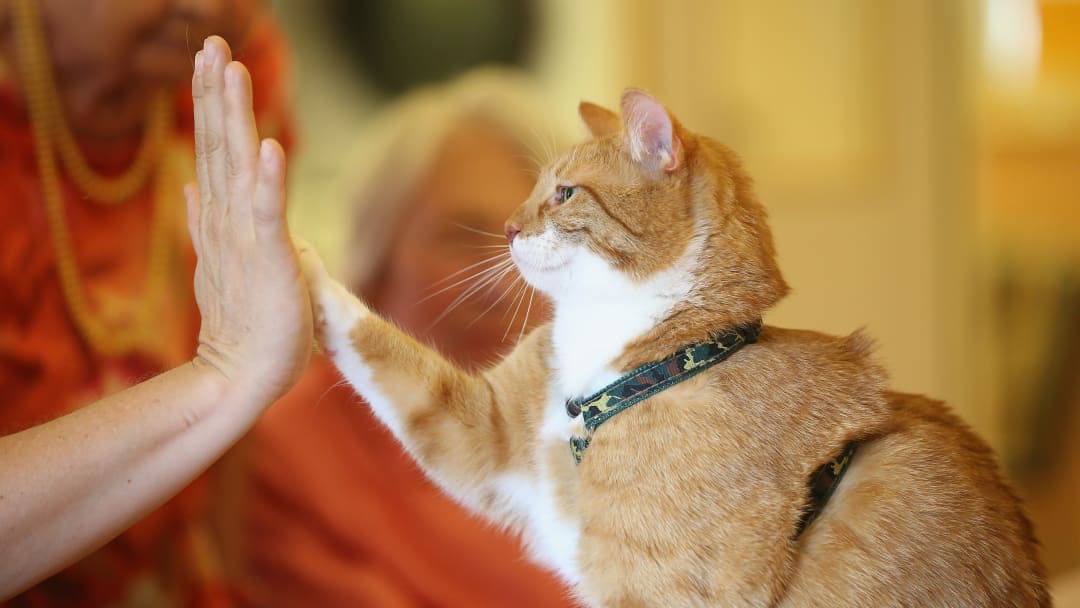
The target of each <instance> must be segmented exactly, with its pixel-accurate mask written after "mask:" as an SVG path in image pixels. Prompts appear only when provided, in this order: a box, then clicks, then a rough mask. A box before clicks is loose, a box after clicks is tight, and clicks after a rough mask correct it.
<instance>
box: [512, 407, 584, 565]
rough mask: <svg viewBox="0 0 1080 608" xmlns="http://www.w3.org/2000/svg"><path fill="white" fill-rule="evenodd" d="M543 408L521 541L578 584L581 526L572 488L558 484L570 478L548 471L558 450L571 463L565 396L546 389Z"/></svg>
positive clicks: (545, 561)
mask: <svg viewBox="0 0 1080 608" xmlns="http://www.w3.org/2000/svg"><path fill="white" fill-rule="evenodd" d="M548 392H549V394H548V398H547V402H546V403H545V408H544V418H543V421H542V423H541V427H540V438H539V439H540V441H538V442H537V444H536V445H537V450H538V453H537V454H536V462H537V463H538V467H539V475H538V477H537V480H536V481H535V482H534V483H535V484H536V485H535V488H534V493H533V495H532V496H531V499H530V500H529V502H528V504H527V505H523V506H525V507H526V512H527V516H526V517H527V521H528V524H527V526H526V529H525V531H524V540H525V542H526V545H527V547H528V550H529V552H530V553H531V555H532V557H533V559H535V560H536V561H538V562H540V563H541V564H543V565H545V566H547V567H549V568H551V569H552V570H554V571H555V572H557V573H558V574H559V576H560V577H561V578H562V579H563V580H564V581H565V582H566V583H568V584H570V585H572V586H574V585H577V584H578V583H580V581H581V574H580V571H579V567H578V543H579V541H580V538H581V526H580V520H579V518H578V516H577V513H575V512H574V510H573V507H572V505H570V504H568V503H567V502H566V500H567V497H568V496H570V495H572V492H573V491H575V490H574V488H573V487H570V488H566V487H561V486H560V484H570V485H574V480H572V479H567V478H566V474H565V471H555V470H552V466H553V465H554V464H557V463H552V462H551V456H552V454H553V453H554V454H559V453H560V451H562V452H564V453H565V455H566V463H565V464H567V465H569V464H570V463H571V462H572V456H571V454H570V429H571V424H572V423H571V420H570V418H569V417H568V416H567V415H566V408H565V403H566V402H565V398H564V397H563V396H562V391H560V390H558V389H557V388H555V387H554V386H553V387H551V388H549V391H548Z"/></svg>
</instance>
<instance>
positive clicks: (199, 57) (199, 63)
mask: <svg viewBox="0 0 1080 608" xmlns="http://www.w3.org/2000/svg"><path fill="white" fill-rule="evenodd" d="M202 70H203V52H202V51H199V52H197V53H195V71H196V72H201V71H202Z"/></svg>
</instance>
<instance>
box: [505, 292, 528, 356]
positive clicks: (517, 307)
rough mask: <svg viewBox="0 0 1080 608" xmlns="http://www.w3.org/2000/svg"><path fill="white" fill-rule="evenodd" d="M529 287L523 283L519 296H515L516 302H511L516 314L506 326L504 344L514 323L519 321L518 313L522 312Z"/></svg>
mask: <svg viewBox="0 0 1080 608" xmlns="http://www.w3.org/2000/svg"><path fill="white" fill-rule="evenodd" d="M518 279H519V280H520V279H521V277H520V276H519V277H518ZM528 287H529V285H528V283H525V282H524V281H522V285H521V287H519V288H518V291H517V295H515V296H514V300H513V301H511V302H510V304H511V305H512V306H514V314H513V315H512V316H511V317H510V322H509V323H507V324H506V331H504V332H503V335H502V341H503V342H505V341H506V336H508V335H510V328H511V327H513V326H514V321H516V320H517V316H518V311H519V310H521V303H522V302H524V301H525V290H526V289H527V288H528ZM514 302H517V304H516V305H514ZM507 309H508V310H509V307H507ZM504 316H505V315H504Z"/></svg>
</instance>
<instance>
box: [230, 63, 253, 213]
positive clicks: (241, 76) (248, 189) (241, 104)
mask: <svg viewBox="0 0 1080 608" xmlns="http://www.w3.org/2000/svg"><path fill="white" fill-rule="evenodd" d="M225 121H226V128H227V129H228V132H227V133H226V138H225V142H226V143H225V154H226V161H227V162H226V168H227V171H228V179H229V200H230V201H236V202H237V203H240V204H237V205H235V207H233V208H232V211H231V215H233V216H234V220H235V222H236V225H238V226H243V227H249V226H251V206H250V203H249V202H248V201H250V200H251V199H252V195H253V193H254V185H255V175H256V173H257V172H258V162H259V160H258V149H259V135H258V131H257V130H256V126H255V113H254V112H253V111H252V95H251V76H250V75H249V74H248V71H247V68H245V67H244V66H243V64H241V63H238V62H235V61H234V62H232V63H230V64H228V65H227V66H226V67H225ZM246 229H247V230H250V228H246Z"/></svg>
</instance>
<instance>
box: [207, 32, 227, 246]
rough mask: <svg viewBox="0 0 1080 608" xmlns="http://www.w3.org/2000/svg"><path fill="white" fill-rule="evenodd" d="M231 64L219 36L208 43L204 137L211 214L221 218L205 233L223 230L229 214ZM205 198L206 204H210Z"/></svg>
mask: <svg viewBox="0 0 1080 608" xmlns="http://www.w3.org/2000/svg"><path fill="white" fill-rule="evenodd" d="M230 60H231V58H230V56H229V47H228V45H227V44H225V41H224V40H222V39H221V38H220V37H218V36H211V37H209V38H207V39H206V43H205V45H204V46H203V82H202V85H203V98H202V100H203V121H204V124H203V126H204V128H205V132H204V133H203V138H204V139H203V141H204V148H203V153H204V155H205V156H206V165H207V173H208V175H209V182H210V196H209V198H210V202H211V209H210V213H211V214H212V215H214V216H217V220H216V222H215V225H213V226H204V227H203V228H204V230H207V229H214V228H218V227H220V222H222V221H223V218H224V216H225V215H227V214H228V212H229V208H228V203H229V200H228V195H229V191H228V170H227V169H226V159H225V153H226V152H225V138H226V127H225V65H226V64H227V63H228V62H229V61H230ZM206 198H207V197H206V196H205V195H204V196H203V203H204V204H205V203H206V202H207V200H206Z"/></svg>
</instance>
